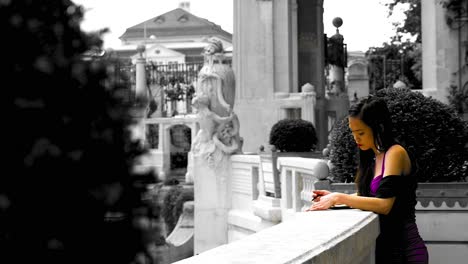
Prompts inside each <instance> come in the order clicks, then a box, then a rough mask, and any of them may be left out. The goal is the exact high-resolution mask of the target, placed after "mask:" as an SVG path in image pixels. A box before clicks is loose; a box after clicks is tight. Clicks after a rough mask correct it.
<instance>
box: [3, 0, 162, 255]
mask: <svg viewBox="0 0 468 264" xmlns="http://www.w3.org/2000/svg"><path fill="white" fill-rule="evenodd" d="M83 10H84V9H82V8H80V7H78V6H75V5H74V4H73V2H71V1H69V0H57V1H44V0H37V1H0V29H1V32H2V33H3V34H5V36H8V38H9V39H10V41H1V42H0V48H1V49H2V50H4V51H7V52H6V53H5V54H4V56H2V60H1V61H0V72H1V73H2V87H3V88H4V89H3V90H2V96H1V97H0V100H1V105H2V106H3V107H4V109H5V110H4V119H3V123H4V125H5V126H4V127H5V129H3V131H2V132H3V134H2V138H3V144H2V150H3V151H4V153H6V155H4V158H3V161H2V162H3V163H2V164H3V167H2V169H3V170H4V173H2V177H0V251H1V253H0V263H33V262H37V263H135V262H134V261H135V259H137V258H138V259H141V256H147V255H148V254H150V253H151V252H152V251H150V250H151V249H152V248H154V246H155V245H156V244H157V243H156V240H157V235H156V234H157V232H158V231H157V230H155V229H154V228H155V227H157V225H153V224H152V223H153V219H155V218H157V217H159V211H158V210H152V209H151V208H149V205H148V203H147V201H144V200H142V194H144V192H145V190H146V189H145V185H146V183H147V182H149V181H151V180H152V181H153V182H154V178H152V176H151V175H149V174H147V175H145V174H139V173H136V172H133V164H134V162H135V160H136V159H137V158H139V156H140V155H141V154H143V153H145V151H146V150H145V149H142V148H140V146H141V144H140V142H138V141H136V140H133V139H132V137H131V131H130V130H129V129H128V128H129V126H131V125H134V120H133V119H132V117H131V115H130V114H131V113H130V112H131V110H132V108H131V104H130V102H126V101H125V100H124V98H122V94H123V93H122V92H123V91H128V89H129V87H121V86H115V85H113V84H114V83H113V82H114V81H117V79H112V78H109V75H108V72H107V67H108V66H109V65H108V64H107V61H106V60H105V59H103V58H99V59H98V58H95V57H94V58H93V56H92V55H89V54H90V51H91V50H99V49H100V47H101V45H102V40H101V39H100V37H101V36H100V34H99V33H97V34H90V35H87V34H85V33H84V32H82V31H81V29H80V22H81V20H82V17H83ZM95 54H97V53H95ZM85 58H86V59H85ZM8 171H9V172H8ZM148 234H151V236H148ZM145 263H146V261H145Z"/></svg>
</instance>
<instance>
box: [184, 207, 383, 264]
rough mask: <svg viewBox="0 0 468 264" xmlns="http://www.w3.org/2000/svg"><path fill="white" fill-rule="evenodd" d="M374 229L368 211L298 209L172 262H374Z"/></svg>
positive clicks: (374, 220)
mask: <svg viewBox="0 0 468 264" xmlns="http://www.w3.org/2000/svg"><path fill="white" fill-rule="evenodd" d="M378 232H379V222H378V217H377V215H376V214H374V213H371V212H365V211H360V210H356V209H349V210H334V211H332V210H330V211H317V212H301V213H297V214H296V216H295V217H294V218H292V219H290V220H289V221H286V222H283V223H280V224H278V225H275V226H273V227H271V228H268V229H265V230H262V231H260V232H258V233H255V234H252V235H250V236H247V237H245V238H243V239H240V240H237V241H234V242H231V243H228V244H225V245H222V246H219V247H216V248H214V249H210V250H208V251H205V252H203V253H201V254H199V255H196V256H194V257H191V258H187V259H184V260H182V261H178V262H175V263H178V264H189V263H190V264H198V263H200V264H206V263H269V264H275V263H276V264H283V263H324V264H325V263H327V264H330V263H339V264H348V263H349V264H351V263H353V264H359V263H363V264H364V263H374V249H375V239H376V237H377V235H378Z"/></svg>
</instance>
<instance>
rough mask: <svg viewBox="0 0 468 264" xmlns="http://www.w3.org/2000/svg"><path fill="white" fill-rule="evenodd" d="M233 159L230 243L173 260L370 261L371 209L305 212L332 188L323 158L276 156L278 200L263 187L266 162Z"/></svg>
mask: <svg viewBox="0 0 468 264" xmlns="http://www.w3.org/2000/svg"><path fill="white" fill-rule="evenodd" d="M231 161H232V162H231V175H230V177H231V181H230V184H229V188H228V189H229V190H230V192H231V193H230V194H231V195H230V197H231V204H230V209H229V211H228V217H227V221H228V225H227V226H228V227H227V241H228V243H227V244H224V245H220V246H218V247H215V248H212V249H209V250H207V251H204V252H201V253H200V254H198V255H196V256H194V257H191V258H188V259H185V260H182V261H179V262H177V263H312V262H313V263H374V262H373V259H374V256H373V252H374V247H375V239H376V237H377V235H378V232H379V227H378V218H377V216H376V215H375V214H374V213H371V212H364V211H361V210H355V209H347V210H328V211H315V212H305V209H306V208H308V207H309V206H310V200H311V192H312V190H314V189H315V188H317V186H320V188H329V187H330V186H329V185H328V186H326V185H327V184H328V181H327V180H323V179H325V178H326V177H327V175H328V166H327V163H326V161H324V160H321V159H310V158H296V157H279V158H278V160H277V166H276V168H271V170H275V169H276V170H278V172H279V173H280V185H281V198H277V197H274V196H275V195H272V194H271V192H268V191H265V189H266V188H265V181H264V176H263V171H262V168H265V166H267V165H266V164H264V163H263V161H261V160H260V157H259V156H258V155H234V156H232V157H231ZM261 162H262V163H261ZM267 170H268V171H271V170H270V169H267ZM196 208H197V206H196V204H195V210H196Z"/></svg>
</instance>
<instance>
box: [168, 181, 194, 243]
mask: <svg viewBox="0 0 468 264" xmlns="http://www.w3.org/2000/svg"><path fill="white" fill-rule="evenodd" d="M193 198H194V196H193V189H184V188H183V187H182V186H175V187H173V188H171V189H170V190H169V192H168V193H167V194H166V196H165V197H164V204H163V207H162V212H161V214H162V216H163V218H164V222H165V223H166V227H167V233H168V234H170V233H171V232H172V231H173V230H174V228H175V226H176V225H177V221H179V217H180V215H181V214H182V209H183V206H184V202H186V201H193Z"/></svg>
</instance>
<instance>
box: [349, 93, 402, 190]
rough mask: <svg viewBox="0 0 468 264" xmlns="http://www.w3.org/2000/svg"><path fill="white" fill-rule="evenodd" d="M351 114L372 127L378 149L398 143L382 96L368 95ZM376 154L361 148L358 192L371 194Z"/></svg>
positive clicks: (353, 106)
mask: <svg viewBox="0 0 468 264" xmlns="http://www.w3.org/2000/svg"><path fill="white" fill-rule="evenodd" d="M349 116H350V117H354V118H358V119H360V120H361V121H362V122H364V123H365V124H366V125H367V126H369V127H370V128H371V129H372V133H373V135H374V143H375V146H376V148H377V150H378V151H381V152H385V151H387V150H388V149H389V148H390V147H391V146H393V145H394V144H395V143H396V140H395V138H394V136H393V132H392V120H391V118H390V111H389V110H388V107H387V104H386V103H385V101H384V100H383V99H382V98H378V97H375V96H372V95H370V96H368V97H365V98H362V99H361V100H359V101H358V102H357V103H355V104H354V105H352V106H351V107H350V108H349ZM374 166H375V154H374V152H373V151H372V149H368V150H365V151H363V150H359V168H358V170H357V175H356V180H355V182H356V185H357V189H358V194H359V195H361V196H369V195H370V183H371V181H372V178H374Z"/></svg>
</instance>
